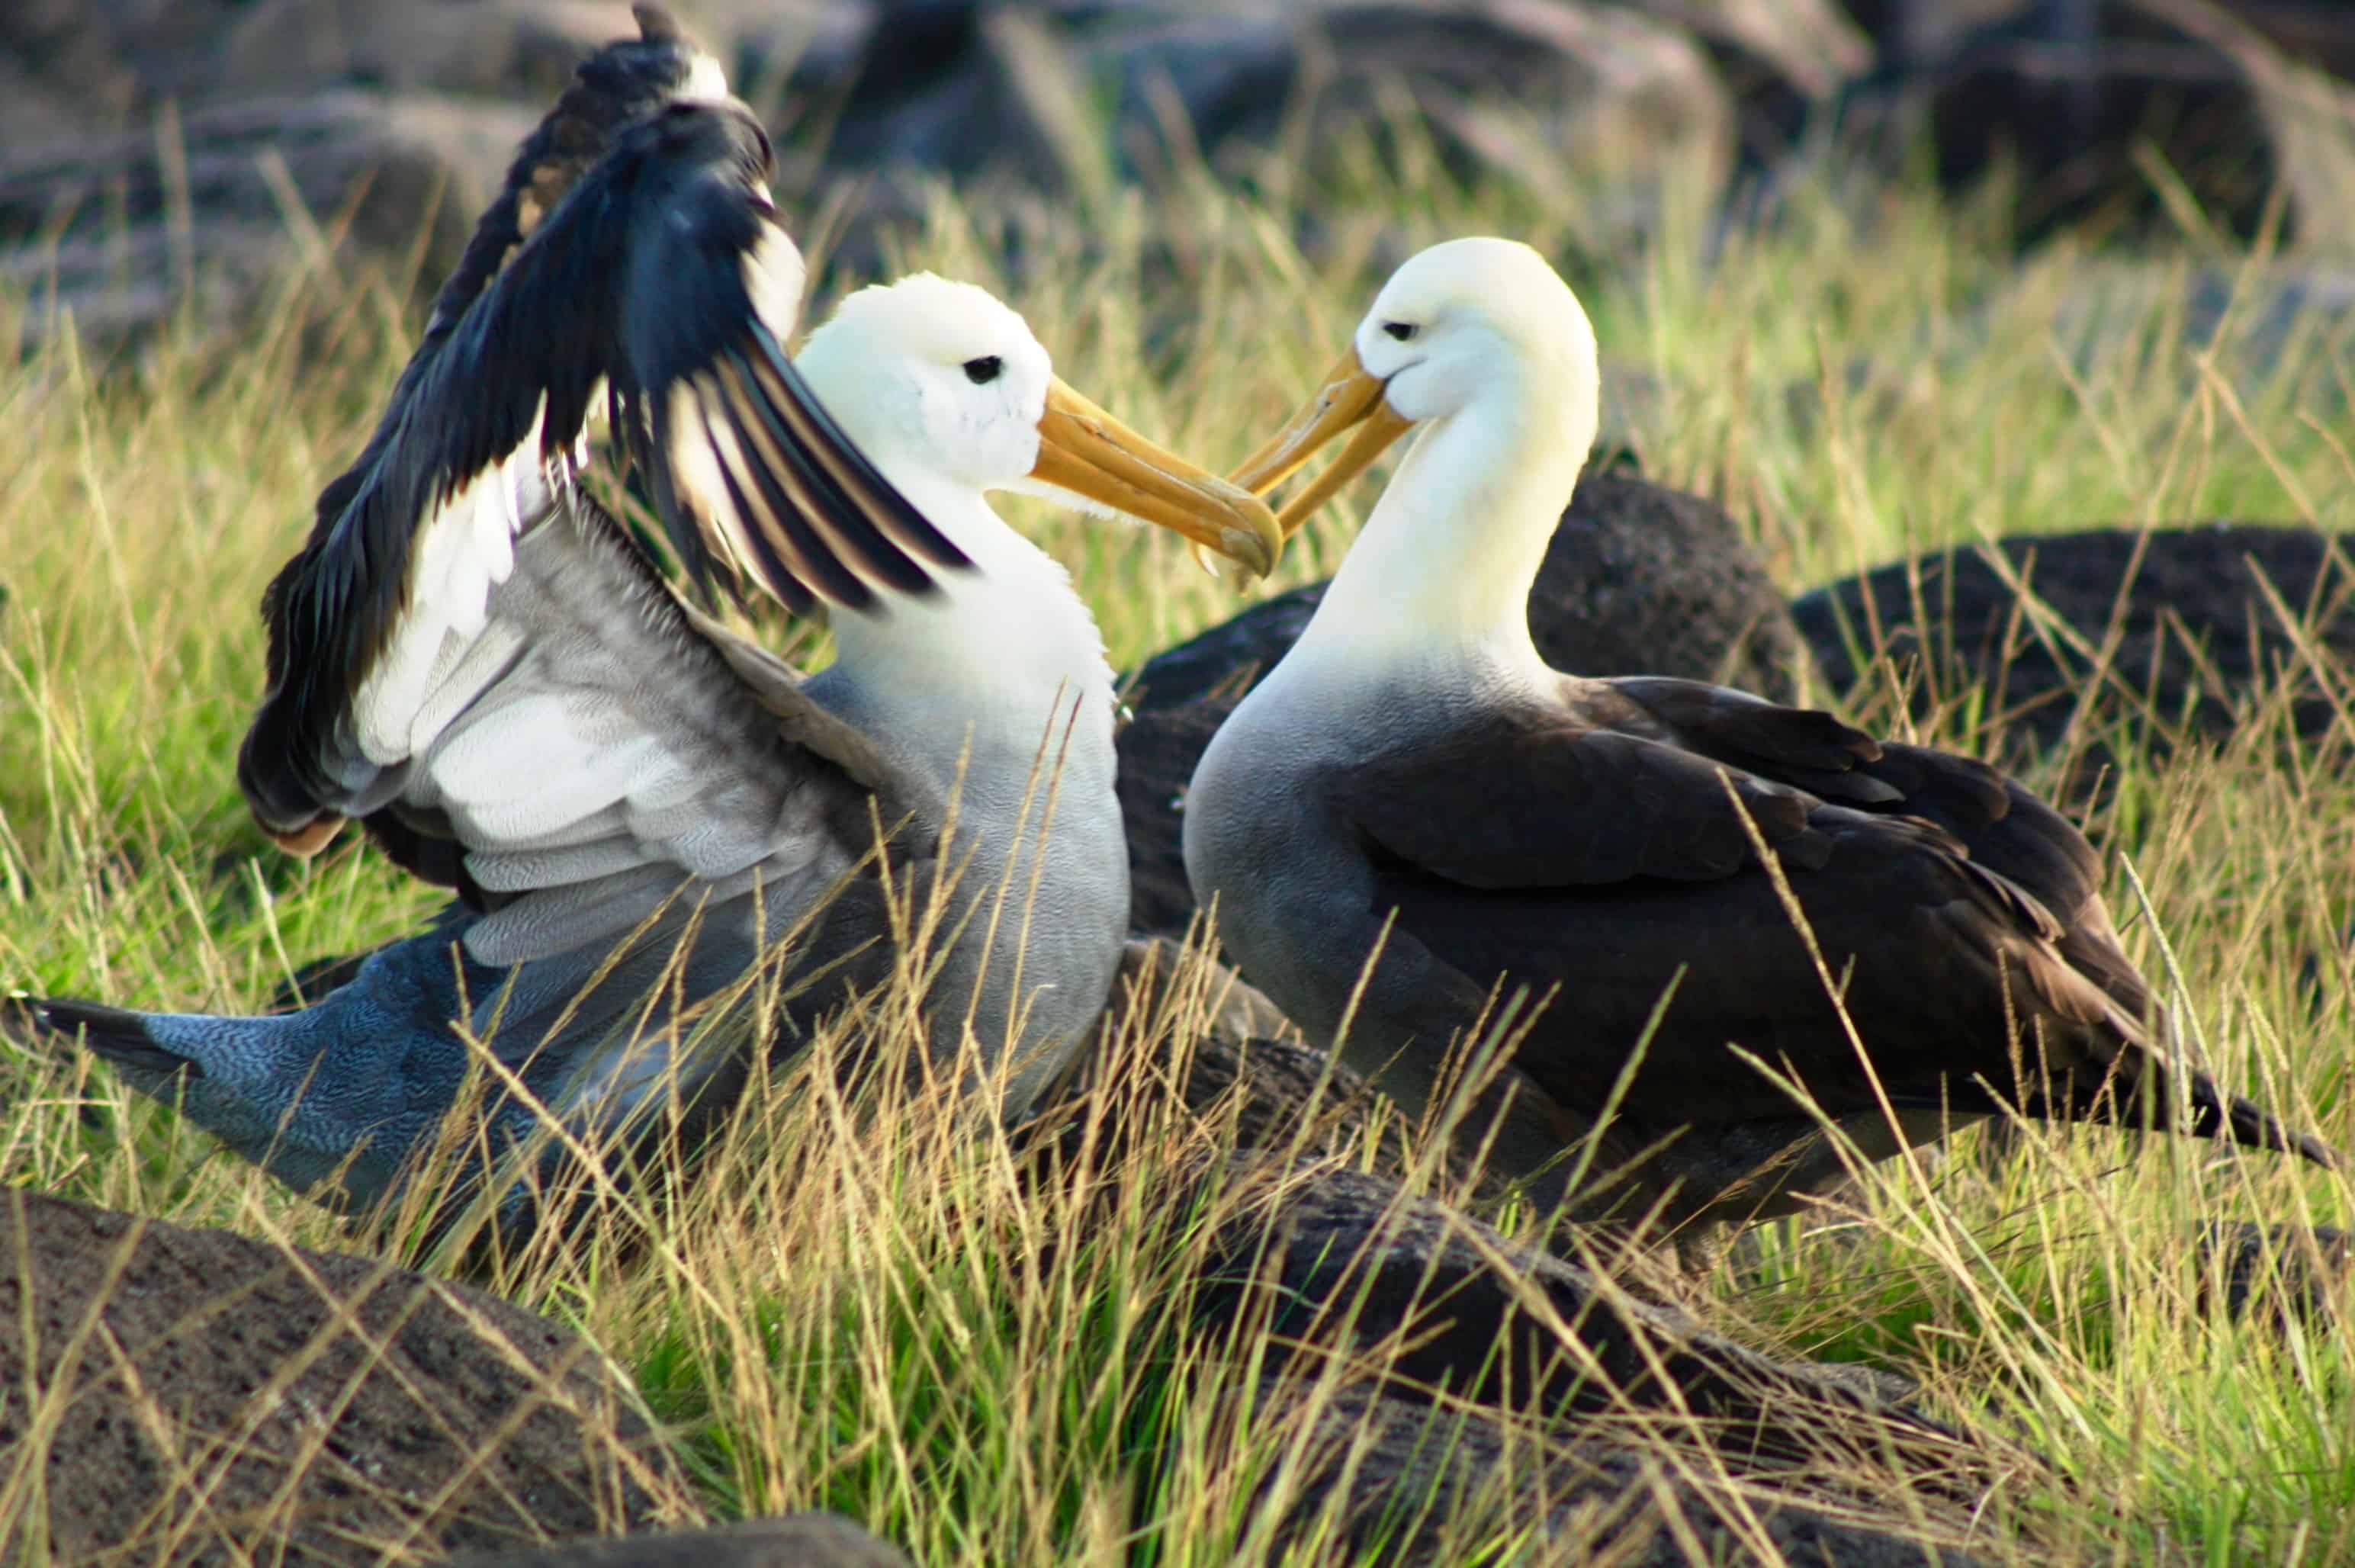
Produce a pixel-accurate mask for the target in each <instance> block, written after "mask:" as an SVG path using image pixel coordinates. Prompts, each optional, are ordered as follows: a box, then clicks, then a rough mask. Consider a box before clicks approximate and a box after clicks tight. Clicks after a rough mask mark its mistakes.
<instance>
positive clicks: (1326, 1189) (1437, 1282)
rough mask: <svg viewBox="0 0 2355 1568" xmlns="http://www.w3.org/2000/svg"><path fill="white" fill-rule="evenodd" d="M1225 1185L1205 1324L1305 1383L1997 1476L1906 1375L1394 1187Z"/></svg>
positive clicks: (1204, 1294) (1829, 1458) (1786, 1454)
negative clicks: (1729, 1323) (1794, 1340)
mask: <svg viewBox="0 0 2355 1568" xmlns="http://www.w3.org/2000/svg"><path fill="white" fill-rule="evenodd" d="M1222 1180H1223V1181H1224V1183H1226V1184H1227V1186H1226V1189H1225V1190H1224V1191H1223V1192H1222V1195H1221V1199H1220V1216H1221V1217H1220V1221H1219V1224H1218V1230H1217V1232H1216V1236H1215V1240H1214V1243H1213V1246H1212V1248H1211V1253H1210V1256H1209V1258H1208V1259H1207V1260H1206V1262H1205V1264H1204V1266H1203V1269H1202V1271H1201V1277H1200V1290H1201V1294H1200V1296H1199V1318H1200V1321H1201V1322H1202V1323H1203V1324H1204V1326H1205V1331H1206V1332H1209V1333H1211V1334H1214V1335H1215V1334H1218V1333H1221V1332H1228V1333H1236V1334H1249V1335H1253V1336H1256V1335H1259V1334H1262V1333H1265V1334H1266V1335H1268V1336H1269V1337H1270V1339H1271V1340H1272V1342H1273V1343H1275V1344H1278V1345H1287V1346H1293V1347H1296V1348H1297V1351H1296V1355H1295V1365H1294V1366H1293V1368H1291V1369H1289V1370H1290V1371H1293V1372H1295V1373H1296V1374H1300V1375H1307V1374H1313V1373H1314V1372H1315V1371H1316V1370H1317V1368H1318V1367H1319V1366H1320V1365H1321V1364H1323V1363H1326V1362H1327V1361H1330V1360H1333V1359H1335V1358H1339V1359H1340V1360H1343V1361H1344V1362H1347V1363H1348V1364H1350V1365H1352V1366H1356V1367H1362V1368H1370V1369H1378V1376H1379V1386H1380V1393H1381V1394H1382V1396H1383V1397H1384V1398H1388V1399H1398V1400H1403V1401H1406V1402H1408V1403H1423V1404H1443V1403H1444V1404H1453V1403H1473V1404H1477V1405H1484V1406H1487V1407H1489V1408H1492V1409H1496V1410H1498V1411H1500V1412H1507V1413H1537V1414H1540V1415H1542V1416H1543V1417H1545V1418H1547V1419H1549V1420H1550V1421H1552V1422H1554V1423H1556V1424H1560V1426H1561V1430H1563V1431H1568V1432H1581V1431H1587V1430H1593V1431H1595V1432H1598V1433H1599V1432H1600V1431H1602V1430H1604V1428H1606V1427H1616V1426H1626V1425H1628V1424H1633V1426H1634V1427H1635V1428H1636V1429H1639V1430H1642V1431H1645V1432H1646V1434H1647V1435H1649V1436H1650V1437H1651V1438H1655V1439H1657V1440H1660V1441H1674V1442H1678V1443H1680V1444H1683V1445H1689V1446H1692V1447H1693V1448H1694V1449H1695V1450H1696V1451H1702V1450H1706V1451H1709V1452H1712V1453H1714V1454H1716V1455H1717V1456H1719V1457H1720V1458H1721V1460H1723V1461H1725V1462H1728V1463H1733V1464H1738V1465H1739V1466H1741V1467H1743V1468H1744V1469H1745V1471H1748V1472H1753V1473H1758V1472H1763V1471H1765V1470H1776V1471H1782V1472H1786V1473H1789V1474H1794V1475H1798V1474H1819V1475H1835V1474H1839V1473H1841V1472H1842V1471H1843V1470H1849V1471H1853V1470H1854V1469H1855V1467H1858V1466H1864V1467H1867V1468H1883V1469H1885V1467H1887V1466H1889V1465H1891V1464H1895V1465H1898V1466H1901V1467H1902V1469H1903V1470H1904V1471H1905V1473H1906V1474H1907V1475H1908V1477H1910V1479H1911V1480H1912V1481H1913V1483H1914V1484H1916V1485H1918V1486H1920V1487H1922V1488H1924V1489H1926V1490H1929V1491H1934V1492H1937V1493H1940V1494H1942V1495H1949V1496H1960V1497H1967V1496H1969V1495H1972V1494H1973V1493H1974V1492H1975V1491H1976V1490H1977V1487H1978V1484H1979V1482H1980V1480H1981V1479H1982V1478H1983V1477H1985V1476H1986V1475H1987V1473H1989V1470H1988V1467H1989V1462H1990V1460H1991V1458H1992V1456H1993V1455H1994V1453H1995V1449H1994V1447H1993V1445H1992V1444H1991V1442H1990V1440H1987V1439H1985V1438H1981V1437H1978V1436H1975V1435H1965V1434H1963V1433H1961V1432H1959V1431H1956V1430H1955V1429H1953V1428H1951V1427H1948V1426H1945V1425H1943V1424H1939V1423H1937V1422H1935V1421H1933V1420H1932V1419H1930V1418H1929V1417H1928V1416H1926V1415H1924V1414H1923V1413H1921V1412H1920V1411H1919V1410H1918V1409H1917V1408H1915V1407H1914V1405H1913V1403H1912V1395H1911V1391H1910V1389H1909V1388H1908V1387H1906V1386H1905V1385H1904V1384H1903V1383H1902V1380H1898V1379H1893V1378H1883V1377H1878V1376H1875V1375H1873V1374H1871V1373H1870V1372H1869V1371H1864V1372H1860V1371H1859V1370H1858V1369H1856V1368H1853V1367H1838V1368H1824V1367H1817V1366H1813V1365H1810V1364H1808V1363H1804V1362H1785V1361H1778V1360H1774V1359H1773V1358H1770V1357H1767V1356H1764V1355H1762V1354H1760V1353H1758V1352H1756V1351H1754V1350H1751V1349H1747V1348H1746V1347H1743V1346H1742V1345H1741V1344H1739V1343H1737V1342H1736V1341H1734V1340H1733V1339H1730V1338H1728V1337H1727V1336H1725V1335H1724V1334H1722V1333H1720V1332H1718V1331H1717V1330H1715V1329H1713V1328H1708V1327H1706V1326H1704V1325H1703V1324H1702V1323H1701V1322H1700V1320H1699V1319H1698V1318H1696V1317H1692V1316H1691V1315H1690V1314H1689V1313H1687V1312H1685V1311H1684V1310H1682V1309H1681V1308H1679V1307H1675V1306H1673V1305H1670V1304H1668V1303H1665V1302H1661V1301H1657V1300H1650V1299H1639V1298H1637V1297H1636V1296H1632V1295H1631V1294H1630V1293H1629V1291H1628V1290H1627V1289H1626V1288H1625V1285H1622V1284H1620V1283H1619V1282H1618V1281H1616V1280H1615V1279H1613V1278H1611V1277H1609V1276H1606V1275H1603V1274H1601V1273H1598V1272H1596V1271H1595V1270H1593V1269H1591V1268H1589V1267H1587V1266H1585V1265H1583V1264H1580V1263H1575V1262H1572V1261H1570V1260H1569V1259H1567V1258H1565V1257H1561V1256H1555V1255H1553V1254H1550V1253H1543V1252H1540V1251H1538V1250H1537V1249H1535V1248H1532V1247H1529V1246H1526V1245H1523V1244H1521V1243H1516V1242H1510V1241H1508V1240H1506V1239H1505V1238H1504V1237H1503V1236H1502V1235H1500V1234H1499V1233H1498V1232H1496V1231H1495V1230H1493V1229H1491V1228H1490V1227H1488V1226H1487V1225H1484V1224H1482V1223H1480V1222H1479V1221H1475V1220H1472V1219H1470V1218H1468V1217H1466V1216H1465V1215H1463V1214H1461V1213H1459V1212H1457V1211H1454V1210H1452V1209H1450V1208H1449V1207H1448V1206H1447V1205H1445V1204H1444V1203H1442V1202H1440V1201H1438V1200H1435V1199H1431V1198H1422V1197H1416V1196H1412V1195H1411V1194H1408V1193H1406V1192H1403V1191H1401V1189H1399V1187H1398V1186H1397V1185H1396V1184H1395V1183H1393V1182H1391V1181H1390V1180H1388V1179H1385V1178H1382V1177H1378V1176H1373V1175H1369V1174H1367V1173H1364V1172H1361V1171H1355V1170H1348V1169H1344V1168H1337V1167H1336V1166H1333V1165H1331V1164H1323V1165H1318V1164H1308V1163H1297V1164H1291V1165H1286V1164H1284V1163H1283V1162H1281V1161H1270V1160H1269V1159H1267V1158H1266V1157H1263V1156H1253V1155H1251V1154H1248V1153H1246V1154H1243V1155H1239V1156H1236V1157H1233V1158H1232V1160H1231V1161H1230V1162H1229V1164H1228V1165H1227V1166H1226V1167H1225V1168H1224V1170H1223V1173H1222ZM1574 1248H1575V1243H1574V1241H1573V1242H1572V1250H1574ZM1278 1370H1284V1369H1278Z"/></svg>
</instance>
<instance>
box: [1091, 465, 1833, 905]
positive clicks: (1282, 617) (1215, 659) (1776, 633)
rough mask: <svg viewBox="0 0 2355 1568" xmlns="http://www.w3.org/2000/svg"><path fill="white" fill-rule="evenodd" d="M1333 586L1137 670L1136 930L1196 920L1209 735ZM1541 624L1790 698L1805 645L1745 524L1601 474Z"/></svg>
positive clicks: (1599, 647)
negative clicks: (1198, 828)
mask: <svg viewBox="0 0 2355 1568" xmlns="http://www.w3.org/2000/svg"><path fill="white" fill-rule="evenodd" d="M1323 593H1324V584H1322V583H1311V584H1309V585H1308V586H1307V587H1305V588H1295V589H1294V590H1293V591H1292V592H1288V593H1281V594H1278V595H1276V596H1275V597H1273V598H1272V599H1268V600H1265V601H1263V602H1262V603H1258V604H1254V605H1252V607H1251V608H1250V609H1248V610H1246V611H1244V612H1243V613H1241V614H1240V615H1237V616H1235V617H1234V618H1233V619H1231V620H1230V621H1227V622H1224V623H1223V624H1220V625H1217V626H1213V627H1211V628H1210V629H1209V631H1207V632H1204V633H1202V634H1201V635H1199V636H1197V637H1195V638H1193V639H1192V640H1190V641H1188V642H1185V643H1181V644H1179V645H1177V646H1176V647H1174V648H1171V649H1169V650H1167V652H1164V653H1162V654H1159V655H1156V656H1155V657H1153V658H1152V659H1150V660H1148V661H1146V664H1145V666H1144V667H1142V668H1140V669H1138V670H1137V671H1136V672H1135V675H1134V676H1132V677H1130V688H1129V689H1130V702H1131V706H1132V707H1133V709H1135V713H1134V717H1132V718H1131V720H1129V722H1128V724H1127V726H1126V727H1125V728H1124V730H1123V731H1121V735H1120V777H1119V789H1120V796H1121V809H1122V814H1123V816H1124V817H1125V818H1126V821H1127V826H1128V866H1129V888H1130V892H1129V899H1130V907H1129V926H1130V929H1131V930H1133V931H1136V932H1140V933H1160V934H1164V935H1177V934H1179V933H1183V932H1184V930H1185V929H1186V925H1187V923H1188V921H1190V920H1191V919H1192V918H1193V914H1194V907H1195V906H1194V896H1193V891H1192V890H1191V888H1190V887H1189V886H1188V882H1187V880H1186V864H1185V855H1184V848H1183V845H1184V832H1185V816H1184V813H1185V795H1186V786H1187V784H1188V783H1190V782H1191V781H1192V779H1193V776H1194V764H1195V763H1198V762H1199V761H1200V760H1201V755H1202V752H1203V749H1204V748H1205V747H1207V746H1208V745H1209V741H1210V737H1211V735H1213V734H1214V733H1216V732H1217V731H1218V727H1219V725H1220V723H1221V722H1223V721H1224V720H1225V718H1226V716H1227V714H1228V713H1230V712H1231V711H1233V709H1234V705H1235V703H1236V702H1238V701H1240V700H1241V698H1242V696H1243V694H1244V693H1245V692H1247V691H1249V690H1250V689H1251V688H1252V685H1253V684H1255V683H1256V682H1257V681H1258V679H1259V677H1261V676H1263V675H1264V674H1265V673H1266V672H1267V671H1268V670H1270V669H1272V668H1273V667H1274V665H1275V662H1276V661H1277V660H1278V659H1280V658H1282V657H1283V656H1284V650H1285V649H1287V648H1289V647H1291V645H1293V643H1294V642H1295V640H1296V639H1297V638H1298V637H1299V635H1300V634H1301V632H1302V631H1303V630H1305V628H1306V626H1307V624H1308V621H1309V617H1310V616H1311V615H1313V614H1314V613H1316V603H1317V601H1318V600H1319V599H1320V598H1321V597H1322V596H1323ZM1529 632H1530V635H1532V636H1533V637H1534V638H1535V639H1536V641H1537V645H1538V651H1539V652H1540V654H1543V655H1544V656H1545V657H1546V660H1547V662H1548V663H1550V664H1551V665H1552V666H1553V667H1555V668H1557V669H1563V670H1569V671H1572V672H1573V673H1575V674H1579V675H1595V676H1608V675H1675V676H1685V677H1691V678H1693V679H1697V680H1717V681H1723V682H1725V683H1727V684H1729V685H1732V686H1738V687H1741V688H1743V689H1744V690H1748V691H1754V692H1757V693H1759V694H1760V695H1761V696H1764V697H1772V698H1774V699H1778V700H1788V699H1790V698H1792V697H1793V696H1794V695H1795V694H1796V690H1797V677H1798V674H1799V670H1800V666H1801V660H1802V659H1803V657H1804V654H1803V652H1802V649H1801V645H1800V643H1799V639H1798V635H1797V633H1796V631H1795V630H1794V629H1793V627H1792V624H1791V619H1790V616H1789V613H1787V612H1786V611H1785V608H1784V604H1783V600H1782V595H1781V594H1780V592H1778V591H1777V590H1776V589H1775V587H1774V581H1773V580H1772V579H1771V578H1770V577H1769V576H1768V575H1767V572H1766V568H1765V565H1764V562H1763V561H1761V560H1759V558H1758V555H1757V552H1756V551H1754V550H1753V549H1751V548H1750V544H1749V541H1748V540H1747V539H1744V538H1743V537H1742V530H1741V528H1740V527H1739V525H1737V524H1736V523H1735V522H1734V521H1733V519H1732V517H1728V516H1726V514H1725V513H1724V512H1723V511H1722V510H1721V509H1720V508H1719V507H1715V506H1712V505H1711V504H1710V502H1708V501H1706V500H1703V499H1702V498H1701V497H1700V496H1692V495H1688V494H1686V493H1685V492H1683V491H1680V490H1674V489H1670V488H1668V486H1666V485H1655V484H1652V483H1650V482H1649V481H1647V480H1644V479H1639V478H1636V477H1633V476H1631V475H1625V474H1619V473H1613V472H1607V471H1605V472H1590V473H1589V474H1588V475H1586V476H1585V477H1584V478H1582V480H1580V482H1579V485H1578V489H1577V491H1576V492H1575V493H1574V494H1573V495H1572V496H1571V501H1570V505H1569V507H1567V508H1566V509H1565V510H1564V511H1563V513H1562V516H1561V525H1560V526H1559V527H1558V528H1556V529H1555V530H1554V536H1553V541H1552V543H1551V544H1550V545H1549V546H1548V547H1547V549H1546V558H1545V562H1544V564H1543V565H1542V566H1540V568H1539V570H1538V578H1537V581H1536V583H1535V584H1534V585H1533V586H1532V587H1531V589H1530V591H1529Z"/></svg>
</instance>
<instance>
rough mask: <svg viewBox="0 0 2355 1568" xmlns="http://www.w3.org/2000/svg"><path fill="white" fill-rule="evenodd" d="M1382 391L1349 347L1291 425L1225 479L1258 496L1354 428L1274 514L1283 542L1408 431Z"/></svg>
mask: <svg viewBox="0 0 2355 1568" xmlns="http://www.w3.org/2000/svg"><path fill="white" fill-rule="evenodd" d="M1384 390H1385V388H1384V385H1383V383H1382V382H1381V380H1380V379H1378V378H1376V377H1375V376H1374V375H1372V374H1371V373H1370V372H1369V371H1368V370H1367V369H1366V368H1365V366H1364V365H1363V364H1361V363H1359V359H1358V351H1357V350H1356V349H1355V348H1351V349H1350V350H1349V351H1348V353H1346V354H1344V355H1342V356H1341V357H1340V360H1339V362H1338V363H1337V364H1335V365H1334V367H1333V368H1331V369H1330V370H1327V372H1326V373H1325V381H1324V384H1323V385H1322V386H1320V387H1319V388H1317V389H1316V396H1314V397H1312V398H1310V399H1309V400H1308V401H1307V402H1306V403H1305V405H1303V407H1302V408H1301V411H1299V412H1298V413H1296V414H1295V415H1293V416H1292V421H1291V422H1290V423H1288V424H1286V425H1285V426H1284V428H1283V429H1282V430H1280V431H1278V432H1276V433H1275V434H1274V435H1273V437H1271V438H1270V439H1269V440H1268V443H1267V444H1266V445H1264V446H1263V447H1261V448H1260V449H1259V450H1258V451H1257V452H1254V453H1252V454H1251V455H1250V456H1249V457H1247V458H1245V459H1244V460H1243V462H1242V464H1241V467H1239V468H1237V469H1236V470H1235V471H1234V474H1233V475H1231V477H1232V478H1233V480H1234V482H1235V483H1236V484H1238V485H1241V486H1242V487H1243V488H1244V489H1246V490H1249V491H1250V492H1252V494H1253V495H1255V496H1264V495H1266V494H1267V493H1268V492H1269V491H1271V490H1273V489H1274V488H1275V487H1276V486H1277V485H1281V484H1283V483H1284V480H1286V479H1288V478H1290V477H1291V476H1292V475H1294V474H1295V473H1296V472H1298V470H1299V468H1300V466H1301V464H1305V463H1306V462H1307V461H1308V460H1309V459H1310V458H1311V457H1313V456H1315V455H1316V451H1317V449H1318V448H1319V447H1322V446H1324V445H1326V444H1327V443H1330V442H1331V441H1332V440H1333V439H1334V438H1335V437H1337V436H1338V435H1339V434H1340V433H1341V432H1343V431H1346V430H1348V429H1350V428H1352V427H1357V431H1358V433H1357V434H1356V435H1355V436H1353V437H1352V438H1350V442H1349V444H1348V445H1347V446H1345V447H1343V448H1342V449H1341V452H1340V454H1339V455H1338V456H1337V457H1335V458H1334V459H1333V461H1332V462H1330V463H1328V464H1326V465H1325V471H1324V472H1323V473H1322V474H1319V475H1317V476H1316V479H1315V480H1314V481H1313V482H1311V483H1310V485H1309V486H1308V487H1307V488H1306V489H1305V490H1303V491H1301V492H1300V494H1298V495H1297V496H1294V497H1293V498H1292V499H1291V500H1289V501H1286V502H1285V503H1284V508H1283V510H1281V511H1279V512H1278V513H1276V521H1277V522H1278V523H1280V524H1281V525H1282V526H1283V528H1284V537H1285V538H1286V539H1289V538H1291V537H1292V535H1293V533H1294V532H1295V531H1296V530H1297V529H1298V528H1299V527H1300V525H1301V524H1303V523H1305V522H1306V521H1307V520H1308V518H1309V517H1310V516H1311V515H1312V514H1314V513H1315V512H1316V508H1317V507H1322V506H1323V505H1324V504H1325V503H1326V502H1327V501H1329V500H1331V499H1332V498H1333V497H1334V496H1335V495H1336V494H1337V493H1338V492H1339V490H1340V488H1341V486H1342V485H1347V484H1348V482H1349V481H1350V480H1352V479H1355V478H1356V477H1357V476H1358V475H1360V474H1363V473H1364V472H1365V471H1366V469H1367V467H1368V466H1369V464H1372V462H1373V461H1374V459H1375V458H1377V457H1380V455H1381V454H1382V453H1383V452H1384V451H1385V450H1387V449H1388V448H1389V446H1390V444H1391V443H1392V442H1394V441H1396V440H1397V439H1398V438H1399V437H1400V436H1402V435H1404V434H1405V433H1406V432H1408V430H1410V429H1411V428H1412V426H1413V424H1414V421H1412V420H1411V419H1408V418H1406V417H1405V416H1403V415H1401V413H1399V412H1398V411H1396V410H1395V409H1393V408H1391V405H1390V400H1389V399H1388V398H1386V397H1385V396H1383V392H1384Z"/></svg>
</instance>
